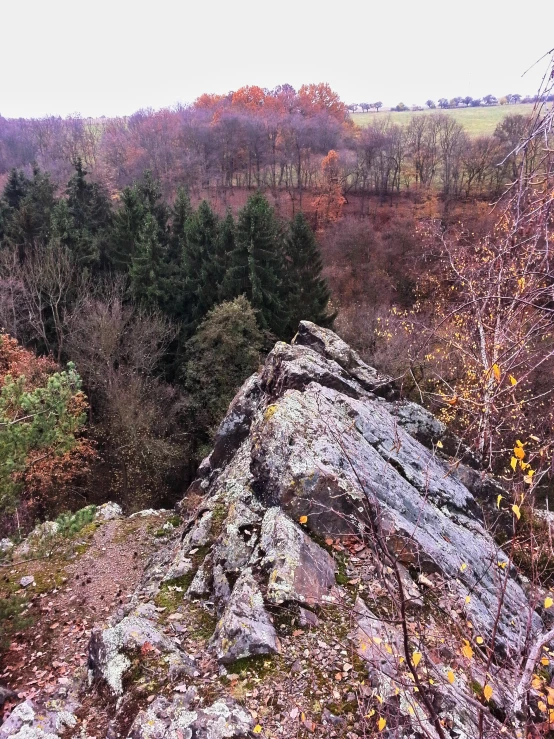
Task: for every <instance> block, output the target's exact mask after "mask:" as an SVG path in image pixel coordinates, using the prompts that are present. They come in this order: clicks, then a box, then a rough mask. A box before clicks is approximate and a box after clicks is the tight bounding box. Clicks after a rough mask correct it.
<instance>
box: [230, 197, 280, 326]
mask: <svg viewBox="0 0 554 739" xmlns="http://www.w3.org/2000/svg"><path fill="white" fill-rule="evenodd" d="M283 270H284V260H283V251H282V239H281V235H280V233H279V228H278V225H277V222H276V220H275V215H274V212H273V208H271V206H270V205H269V203H268V202H267V200H266V199H265V198H264V196H263V195H262V194H261V193H257V194H256V195H252V196H251V197H250V198H249V199H248V202H247V203H246V205H245V206H244V208H243V209H242V210H241V212H240V213H239V217H238V222H237V228H236V243H235V247H234V249H233V251H232V252H231V254H230V257H229V268H228V269H227V273H226V275H225V279H224V282H223V295H224V297H225V298H227V299H229V298H234V297H237V296H239V295H245V296H246V297H247V299H248V300H249V302H250V304H251V305H252V307H253V308H254V310H256V311H257V315H258V321H259V323H260V326H261V327H262V328H269V329H270V330H271V331H273V332H274V333H275V334H276V335H277V336H284V335H285V333H286V328H287V314H286V306H285V300H284V296H283V292H282V277H283Z"/></svg>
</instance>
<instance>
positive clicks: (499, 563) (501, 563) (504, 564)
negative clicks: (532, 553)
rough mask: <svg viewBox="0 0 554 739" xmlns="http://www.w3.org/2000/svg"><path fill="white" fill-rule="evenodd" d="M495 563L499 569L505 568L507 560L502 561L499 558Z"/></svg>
mask: <svg viewBox="0 0 554 739" xmlns="http://www.w3.org/2000/svg"><path fill="white" fill-rule="evenodd" d="M496 564H497V565H498V566H499V567H500V569H501V570H505V569H506V567H507V566H508V563H507V562H502V561H500V560H499V561H498V562H497V563H496Z"/></svg>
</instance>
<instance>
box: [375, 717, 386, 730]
mask: <svg viewBox="0 0 554 739" xmlns="http://www.w3.org/2000/svg"><path fill="white" fill-rule="evenodd" d="M386 725H387V719H386V718H383V717H382V716H381V718H380V719H379V722H378V724H377V728H378V729H379V731H383V729H384V728H385V726H386Z"/></svg>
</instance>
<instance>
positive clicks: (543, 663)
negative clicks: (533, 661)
mask: <svg viewBox="0 0 554 739" xmlns="http://www.w3.org/2000/svg"><path fill="white" fill-rule="evenodd" d="M549 664H550V660H549V659H548V657H541V665H544V666H545V667H546V665H549Z"/></svg>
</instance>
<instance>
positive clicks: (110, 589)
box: [0, 514, 167, 712]
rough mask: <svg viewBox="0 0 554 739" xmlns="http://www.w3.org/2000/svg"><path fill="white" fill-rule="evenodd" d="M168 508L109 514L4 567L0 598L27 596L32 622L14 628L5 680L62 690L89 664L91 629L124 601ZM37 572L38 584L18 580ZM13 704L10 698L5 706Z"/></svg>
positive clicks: (1, 675)
mask: <svg viewBox="0 0 554 739" xmlns="http://www.w3.org/2000/svg"><path fill="white" fill-rule="evenodd" d="M166 518H167V514H166V515H164V516H163V517H162V516H159V515H150V516H146V517H137V518H133V519H116V520H112V521H107V522H105V523H102V524H100V525H98V526H97V527H89V528H90V530H89V531H84V532H82V533H81V534H80V535H78V536H77V537H76V541H74V542H71V543H69V544H67V546H66V548H65V550H64V551H58V552H56V553H55V554H54V555H53V556H52V557H49V558H47V559H44V560H38V561H35V562H27V563H23V564H20V565H17V566H14V567H13V568H10V569H7V570H4V571H3V572H2V574H1V576H0V597H6V596H7V595H8V594H9V595H10V597H17V598H24V599H25V602H26V603H27V604H28V605H27V611H26V612H25V613H24V614H23V615H22V617H23V618H25V619H26V618H29V620H30V621H31V624H30V625H28V626H27V627H26V628H22V629H21V631H18V632H17V633H15V634H14V635H13V636H12V638H11V643H10V645H9V648H8V649H7V651H5V652H4V653H3V654H2V655H1V658H0V684H2V685H7V686H8V687H9V688H11V689H12V690H14V691H15V692H17V693H19V696H20V698H23V697H28V698H33V696H35V695H36V694H37V693H38V692H39V691H40V692H41V693H42V694H43V695H46V696H48V695H51V696H53V695H57V693H58V692H59V690H60V687H64V686H66V685H71V684H74V683H75V681H77V680H79V678H82V677H83V675H84V671H85V670H86V662H87V647H88V642H89V638H90V631H91V628H92V626H93V624H95V623H101V622H102V621H103V620H104V619H105V618H106V617H107V616H108V615H109V614H113V613H114V612H115V611H116V610H117V608H118V607H119V606H120V605H124V604H125V603H126V602H127V600H128V598H129V597H130V596H131V595H132V593H133V591H134V589H135V587H136V585H137V583H138V582H139V580H140V578H141V576H142V573H143V570H144V566H145V564H146V562H147V560H148V557H149V555H150V554H151V553H152V552H153V551H154V550H155V549H156V548H157V547H158V546H159V544H160V539H159V538H158V537H156V536H155V533H156V531H158V530H159V528H160V526H161V525H162V524H163V523H164V521H165V519H166ZM25 575H33V576H34V578H35V585H33V586H30V587H29V588H27V589H25V590H23V589H22V588H20V587H19V585H18V583H19V581H20V580H21V578H22V577H23V576H25ZM9 708H10V704H9V703H8V704H7V705H6V712H7V710H8V709H9Z"/></svg>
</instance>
